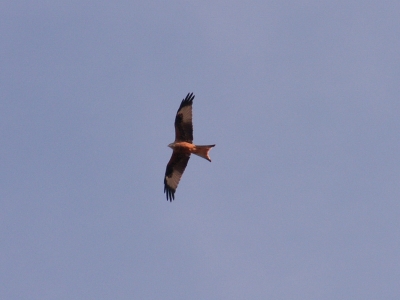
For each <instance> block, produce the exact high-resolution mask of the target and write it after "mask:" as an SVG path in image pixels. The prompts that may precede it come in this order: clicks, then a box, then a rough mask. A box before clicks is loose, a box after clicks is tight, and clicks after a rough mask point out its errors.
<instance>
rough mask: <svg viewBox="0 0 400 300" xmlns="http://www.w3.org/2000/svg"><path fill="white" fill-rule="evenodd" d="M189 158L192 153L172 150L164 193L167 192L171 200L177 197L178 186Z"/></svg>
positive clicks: (168, 198) (165, 178)
mask: <svg viewBox="0 0 400 300" xmlns="http://www.w3.org/2000/svg"><path fill="white" fill-rule="evenodd" d="M189 158H190V153H181V152H177V151H174V152H172V156H171V159H170V160H169V162H168V164H167V169H166V170H165V177H164V193H166V194H167V200H169V201H172V200H173V199H175V191H176V188H177V187H178V184H179V180H180V179H181V177H182V174H183V171H185V168H186V166H187V163H188V161H189Z"/></svg>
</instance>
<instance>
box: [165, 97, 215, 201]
mask: <svg viewBox="0 0 400 300" xmlns="http://www.w3.org/2000/svg"><path fill="white" fill-rule="evenodd" d="M193 99H194V95H193V93H190V94H187V96H186V98H185V99H183V100H182V102H181V105H180V106H179V109H178V112H177V113H176V117H175V142H173V143H171V144H169V145H168V147H170V148H171V149H172V150H173V152H172V156H171V159H170V160H169V162H168V164H167V168H166V171H165V177H164V192H165V193H166V194H167V200H170V201H172V200H173V199H175V191H176V188H177V187H178V184H179V180H180V179H181V177H182V174H183V172H184V171H185V168H186V166H187V163H188V161H189V158H190V154H192V153H193V154H196V155H198V156H200V157H202V158H204V159H207V160H208V161H211V159H210V156H209V155H208V152H209V151H210V149H211V148H212V147H214V146H215V145H195V144H193V124H192V104H193Z"/></svg>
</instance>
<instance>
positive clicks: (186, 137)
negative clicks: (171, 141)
mask: <svg viewBox="0 0 400 300" xmlns="http://www.w3.org/2000/svg"><path fill="white" fill-rule="evenodd" d="M193 99H194V95H193V93H189V94H187V96H186V98H185V99H183V100H182V102H181V105H180V106H179V109H178V112H177V113H176V117H175V142H188V143H192V141H193V123H192V104H193Z"/></svg>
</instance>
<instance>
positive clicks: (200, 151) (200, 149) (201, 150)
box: [193, 145, 215, 161]
mask: <svg viewBox="0 0 400 300" xmlns="http://www.w3.org/2000/svg"><path fill="white" fill-rule="evenodd" d="M214 146H215V145H201V146H199V145H196V148H195V149H194V151H193V154H196V155H198V156H200V157H202V158H204V159H207V160H208V161H211V158H210V156H209V155H208V152H209V151H210V150H211V148H212V147H214Z"/></svg>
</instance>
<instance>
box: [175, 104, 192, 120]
mask: <svg viewBox="0 0 400 300" xmlns="http://www.w3.org/2000/svg"><path fill="white" fill-rule="evenodd" d="M178 113H179V114H182V122H183V123H189V122H192V106H184V107H182V108H181V109H180V110H179V112H178Z"/></svg>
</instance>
